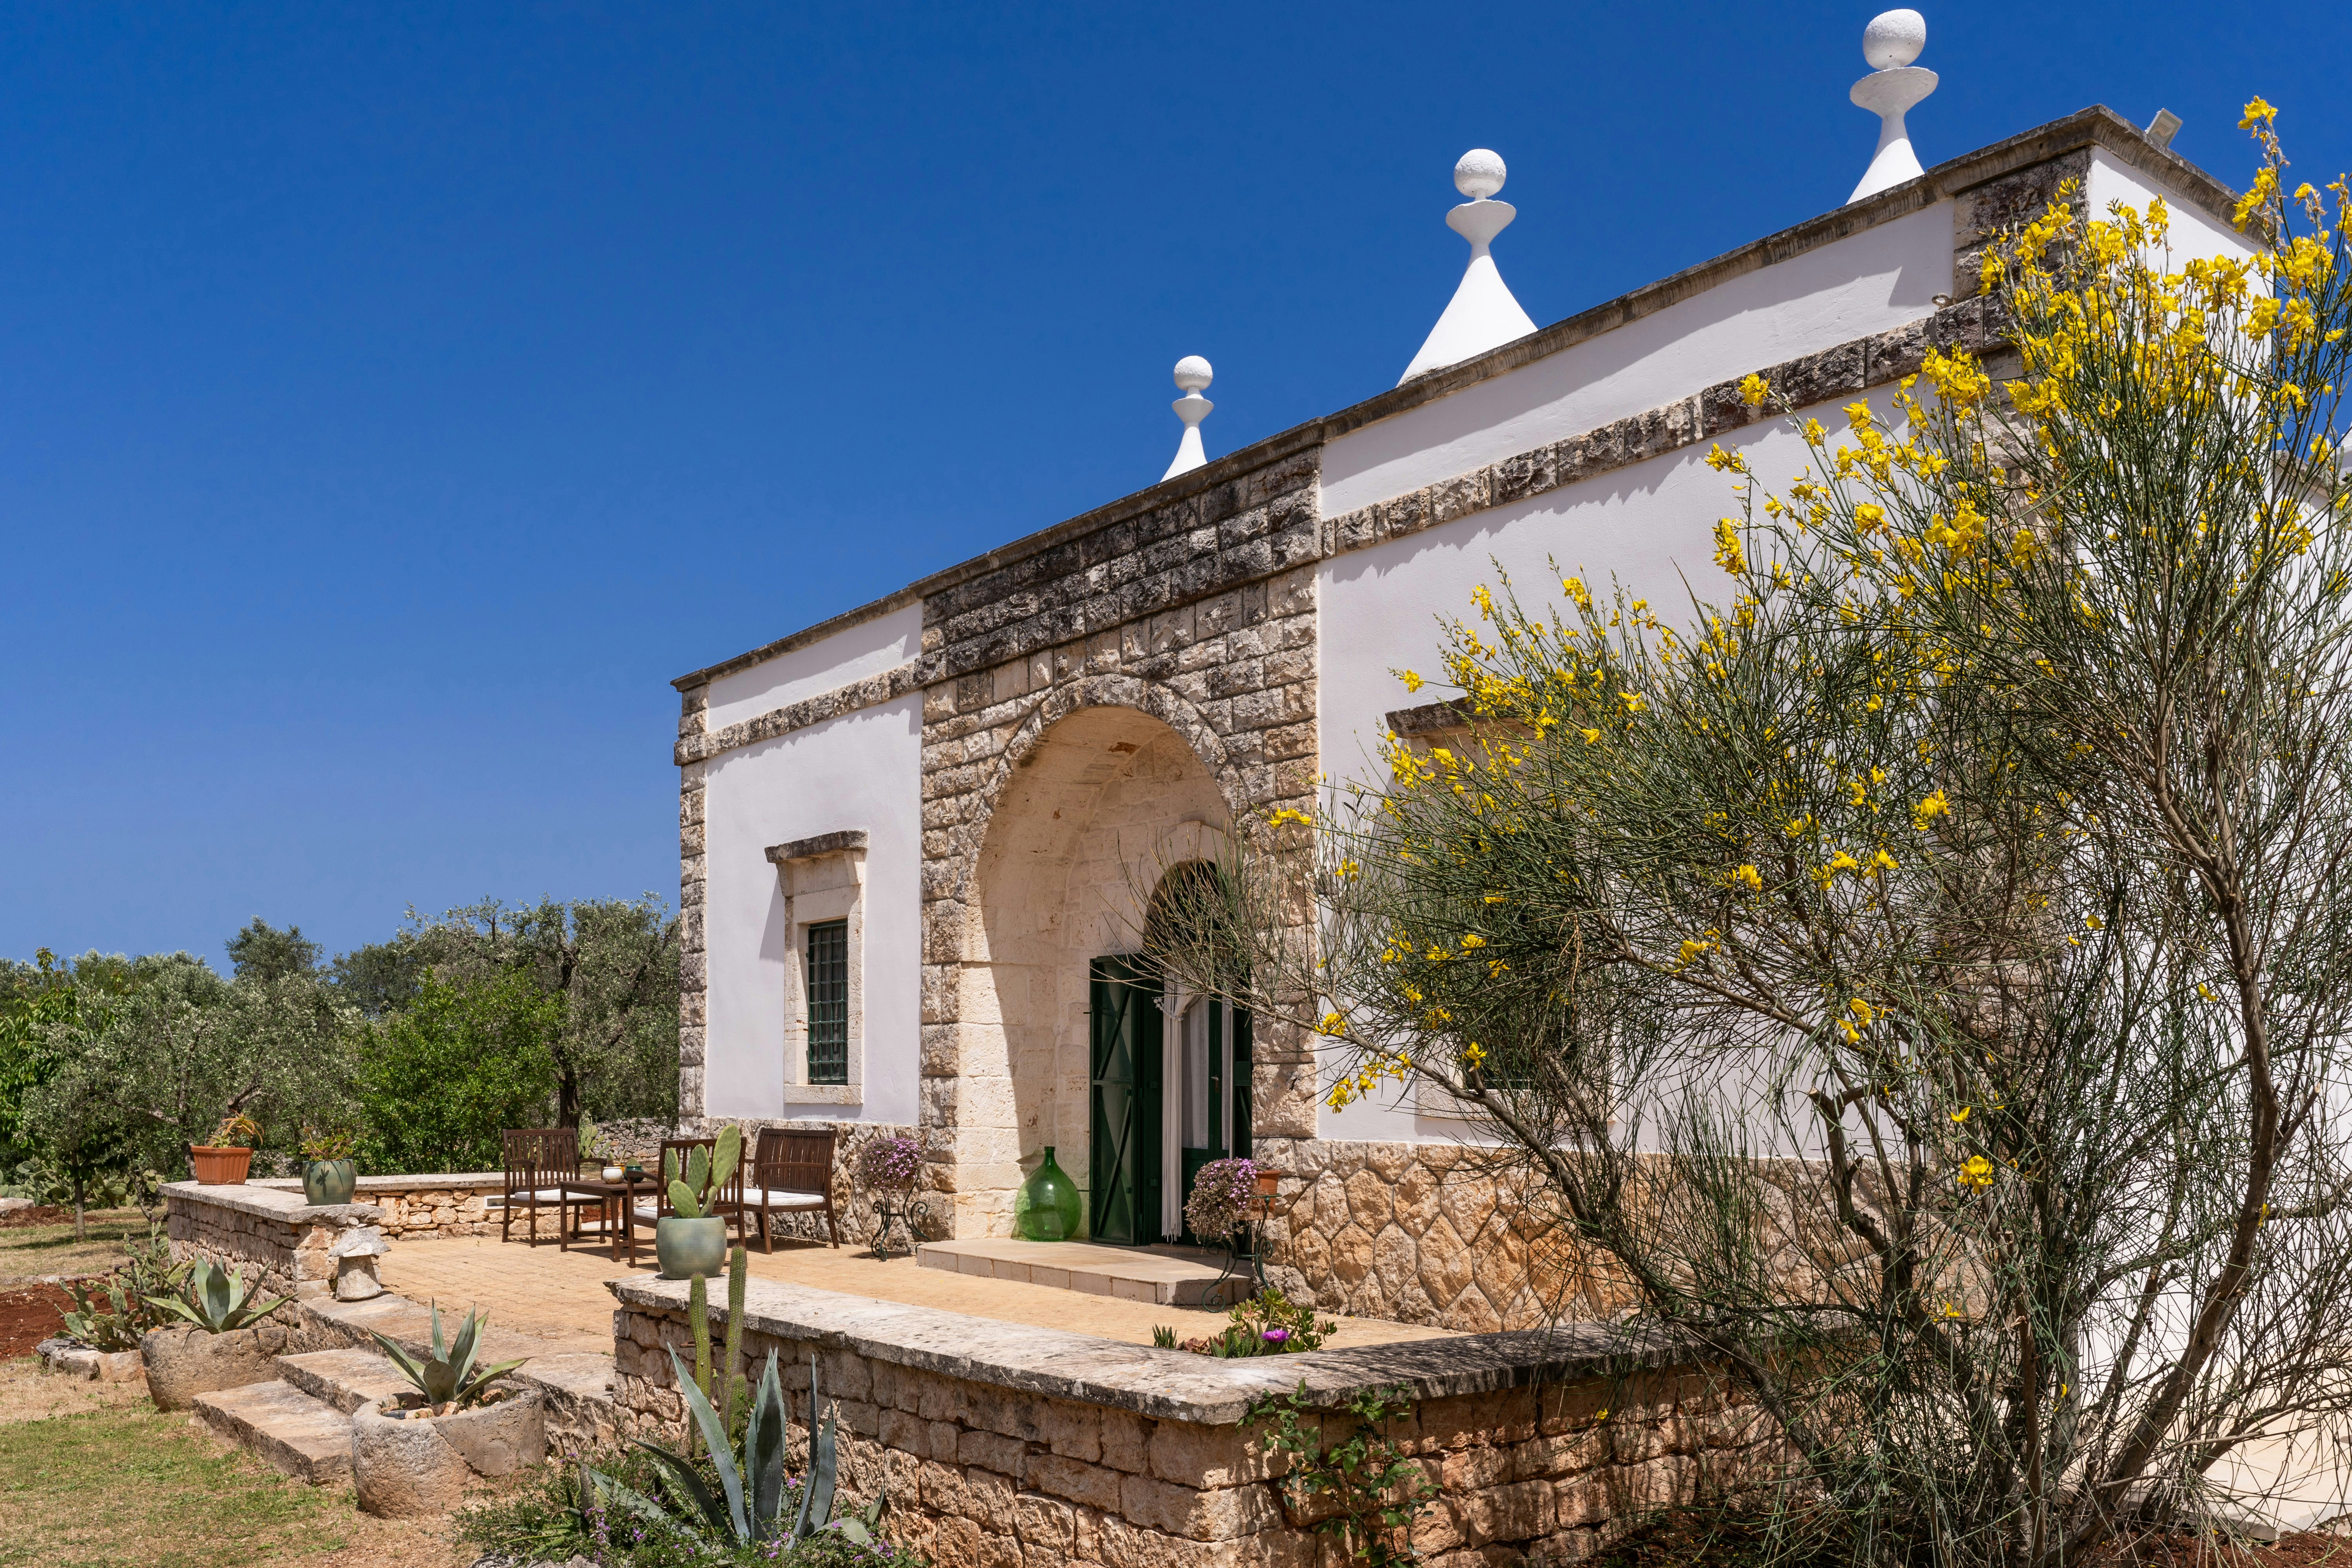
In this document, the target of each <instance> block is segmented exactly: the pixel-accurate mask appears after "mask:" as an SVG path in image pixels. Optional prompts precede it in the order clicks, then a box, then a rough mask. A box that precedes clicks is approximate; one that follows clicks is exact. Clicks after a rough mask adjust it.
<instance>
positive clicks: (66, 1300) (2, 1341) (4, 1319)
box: [0, 1285, 73, 1361]
mask: <svg viewBox="0 0 2352 1568" xmlns="http://www.w3.org/2000/svg"><path fill="white" fill-rule="evenodd" d="M72 1305H73V1298H72V1297H71V1296H68V1295H67V1294H66V1293H65V1291H64V1290H62V1289H58V1287H57V1286H55V1285H36V1286H34V1287H32V1288H31V1289H26V1290H0V1361H5V1360H8V1359H9V1358H11V1357H14V1356H20V1355H30V1354H32V1353H33V1350H34V1347H35V1346H37V1345H38V1344H39V1343H40V1342H42V1341H43V1340H46V1339H47V1338H49V1337H50V1336H51V1335H53V1334H56V1333H58V1332H60V1331H63V1330H64V1328H65V1326H66V1310H67V1309H68V1308H69V1307H71V1306H72Z"/></svg>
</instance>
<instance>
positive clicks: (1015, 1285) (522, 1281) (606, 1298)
mask: <svg viewBox="0 0 2352 1568" xmlns="http://www.w3.org/2000/svg"><path fill="white" fill-rule="evenodd" d="M637 1262H638V1267H637V1268H635V1269H632V1268H628V1267H627V1266H626V1265H625V1264H620V1263H615V1262H614V1261H613V1259H612V1258H611V1256H610V1255H609V1254H607V1253H605V1252H604V1251H602V1250H598V1249H593V1248H586V1247H580V1246H577V1245H575V1246H574V1247H572V1250H570V1251H569V1252H564V1251H560V1250H559V1249H558V1248H557V1247H555V1245H554V1244H553V1243H552V1242H542V1243H541V1245H540V1246H538V1247H527V1246H525V1245H524V1244H523V1243H522V1242H521V1241H520V1240H516V1241H511V1242H507V1243H503V1244H501V1243H500V1242H499V1241H498V1239H497V1238H496V1237H455V1238H448V1239H437V1238H436V1239H432V1240H415V1239H411V1240H404V1241H403V1242H401V1243H400V1244H399V1245H398V1246H396V1247H394V1248H393V1249H392V1252H391V1254H390V1255H389V1256H388V1257H386V1258H384V1260H383V1282H384V1286H385V1288H386V1289H390V1290H393V1291H396V1292H397V1293H399V1294H400V1295H402V1296H404V1297H406V1298H408V1299H409V1300H412V1301H420V1302H422V1301H432V1300H438V1301H439V1302H440V1303H441V1306H442V1310H443V1311H444V1313H445V1314H446V1313H449V1312H452V1311H456V1312H462V1311H463V1310H465V1309H466V1308H467V1307H468V1306H478V1307H481V1308H483V1309H485V1310H488V1312H489V1314H490V1321H492V1322H493V1323H495V1324H497V1325H498V1326H499V1328H501V1329H505V1330H509V1331H513V1332H515V1333H517V1334H520V1335H524V1336H528V1337H530V1338H533V1339H538V1340H541V1342H545V1343H546V1344H547V1345H548V1346H549V1348H551V1349H553V1348H557V1347H559V1346H560V1347H561V1348H562V1349H564V1350H582V1349H587V1348H589V1347H590V1346H591V1345H592V1344H593V1346H594V1348H597V1349H600V1350H603V1351H605V1352H610V1351H611V1350H612V1348H613V1296H612V1292H611V1291H609V1290H607V1289H605V1288H604V1282H605V1281H606V1280H608V1279H643V1280H651V1279H654V1278H656V1267H655V1264H654V1260H653V1248H652V1247H651V1246H650V1245H649V1244H648V1245H644V1246H641V1247H639V1248H638V1250H637ZM751 1278H752V1279H755V1280H772V1281H775V1282H777V1283H779V1284H791V1285H806V1286H813V1287H814V1288H816V1289H823V1290H837V1291H842V1292H845V1293H846V1294H850V1295H856V1296H864V1297H867V1298H869V1299H871V1300H877V1301H894V1302H898V1303H900V1304H902V1305H906V1306H910V1307H930V1308H934V1309H937V1310H941V1311H948V1312H961V1313H963V1314H966V1315H967V1316H971V1317H975V1318H988V1319H993V1320H995V1321H998V1322H1004V1323H1021V1324H1025V1325H1028V1326H1030V1327H1033V1328H1047V1329H1059V1330H1062V1331H1065V1332H1068V1333H1076V1334H1091V1335H1094V1336H1096V1337H1097V1338H1100V1339H1105V1340H1113V1341H1118V1342H1123V1343H1126V1344H1134V1345H1148V1344H1150V1342H1151V1331H1152V1329H1153V1328H1154V1327H1155V1326H1157V1325H1159V1324H1162V1323H1164V1324H1167V1325H1169V1326H1170V1327H1171V1328H1173V1329H1175V1331H1176V1333H1177V1337H1178V1338H1180V1339H1189V1338H1192V1337H1193V1336H1195V1335H1206V1334H1209V1333H1213V1332H1214V1331H1216V1330H1218V1329H1219V1328H1221V1327H1223V1324H1224V1322H1225V1314H1224V1313H1223V1311H1222V1310H1202V1309H1199V1308H1194V1307H1183V1306H1175V1305H1168V1306H1161V1305H1159V1304H1156V1303H1154V1302H1150V1301H1134V1300H1118V1299H1117V1298H1114V1297H1110V1296H1097V1295H1090V1294H1086V1293H1082V1292H1079V1291H1076V1290H1069V1289H1055V1288H1054V1287H1052V1286H1048V1285H1037V1284H1030V1283H1025V1282H1023V1281H1019V1280H1013V1279H994V1278H981V1277H978V1276H974V1275H970V1274H964V1273H961V1272H954V1271H950V1270H947V1269H941V1268H922V1267H920V1266H919V1265H918V1264H917V1262H916V1261H915V1259H913V1258H891V1259H889V1260H888V1261H887V1262H883V1261H878V1260H877V1259H875V1258H870V1257H868V1256H866V1254H864V1253H862V1252H859V1251H856V1250H854V1249H852V1248H850V1247H841V1248H838V1249H836V1248H834V1247H823V1246H816V1245H812V1244H809V1243H799V1244H793V1243H786V1242H782V1241H780V1242H778V1243H777V1244H776V1250H775V1251H774V1253H772V1254H769V1253H763V1252H761V1250H760V1249H759V1248H758V1247H752V1249H751ZM710 1296H711V1304H712V1305H713V1306H722V1305H724V1304H725V1302H726V1299H727V1282H726V1281H725V1280H724V1279H716V1280H713V1281H712V1282H711V1290H710ZM1338 1321H1339V1332H1338V1333H1337V1334H1335V1335H1333V1336H1332V1338H1331V1340H1330V1342H1329V1343H1330V1345H1331V1346H1332V1348H1334V1349H1348V1348H1353V1347H1358V1346H1367V1345H1380V1344H1394V1343H1399V1342H1405V1341H1412V1340H1433V1339H1446V1338H1453V1337H1454V1336H1453V1335H1452V1334H1450V1333H1448V1332H1447V1331H1445V1330H1443V1329H1433V1328H1425V1327H1420V1326H1416V1325H1411V1324H1405V1323H1390V1322H1382V1321H1379V1320H1377V1319H1370V1318H1341V1319H1339V1320H1338Z"/></svg>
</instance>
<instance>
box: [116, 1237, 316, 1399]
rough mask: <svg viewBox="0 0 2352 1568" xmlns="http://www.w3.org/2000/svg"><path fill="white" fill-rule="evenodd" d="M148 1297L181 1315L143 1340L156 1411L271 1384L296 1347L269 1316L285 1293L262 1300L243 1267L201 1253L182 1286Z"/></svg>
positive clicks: (158, 1307)
mask: <svg viewBox="0 0 2352 1568" xmlns="http://www.w3.org/2000/svg"><path fill="white" fill-rule="evenodd" d="M145 1300H146V1302H147V1304H148V1305H149V1306H150V1307H152V1308H154V1309H156V1310H158V1311H159V1312H163V1313H168V1314H169V1315H170V1316H172V1317H174V1318H178V1319H180V1320H182V1321H179V1322H177V1323H173V1324H171V1325H169V1326H167V1327H163V1328H159V1329H150V1330H148V1331H146V1333H145V1334H143V1335H142V1336H141V1338H140V1341H139V1350H140V1353H141V1354H142V1355H143V1356H145V1357H146V1360H147V1392H148V1394H150V1395H151V1396H152V1398H153V1399H154V1401H155V1407H156V1408H157V1409H158V1410H185V1409H187V1408H188V1407H189V1406H190V1405H193V1404H194V1403H195V1398H196V1395H197V1394H211V1393H214V1392H215V1391H216V1390H219V1389H223V1388H243V1387H244V1386H245V1385H246V1384H249V1383H266V1382H268V1381H269V1380H270V1379H272V1378H274V1377H276V1376H277V1375H278V1369H277V1358H278V1356H279V1355H281V1354H283V1353H284V1352H286V1351H288V1350H289V1349H291V1348H292V1347H291V1345H290V1344H289V1337H290V1336H289V1331H288V1330H287V1328H286V1326H285V1325H284V1324H282V1323H275V1322H271V1321H268V1320H269V1319H270V1317H271V1316H272V1315H273V1314H275V1313H276V1312H277V1310H278V1308H280V1307H282V1306H284V1305H285V1304H286V1298H285V1297H283V1296H266V1297H260V1298H258V1299H257V1298H256V1297H255V1296H254V1295H253V1293H252V1292H251V1291H250V1290H248V1289H247V1286H246V1282H245V1270H244V1269H243V1268H236V1269H234V1270H232V1269H226V1268H221V1267H219V1266H218V1265H217V1264H215V1263H214V1262H212V1261H211V1260H210V1259H209V1258H198V1259H197V1260H196V1261H195V1263H194V1266H192V1267H191V1268H189V1270H188V1278H187V1287H186V1289H184V1291H182V1292H181V1293H179V1294H177V1295H166V1296H149V1297H146V1298H145Z"/></svg>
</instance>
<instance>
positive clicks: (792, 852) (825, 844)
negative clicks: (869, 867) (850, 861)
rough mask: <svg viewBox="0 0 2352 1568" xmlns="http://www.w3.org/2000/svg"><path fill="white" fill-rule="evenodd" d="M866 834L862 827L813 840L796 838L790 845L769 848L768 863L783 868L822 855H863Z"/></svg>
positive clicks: (843, 830)
mask: <svg viewBox="0 0 2352 1568" xmlns="http://www.w3.org/2000/svg"><path fill="white" fill-rule="evenodd" d="M865 848H866V829H864V828H862V827H846V828H844V829H842V830H841V831H840V832H838V833H820V834H818V835H816V836H815V837H813V838H795V839H793V841H792V842H791V843H789V844H771V845H769V846H768V863H769V864H770V865H772V866H782V865H783V864H785V863H786V862H788V861H793V860H814V859H815V858H817V857H819V856H821V855H846V854H849V853H851V852H852V851H857V852H860V853H862V852H863V851H864V850H865Z"/></svg>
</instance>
